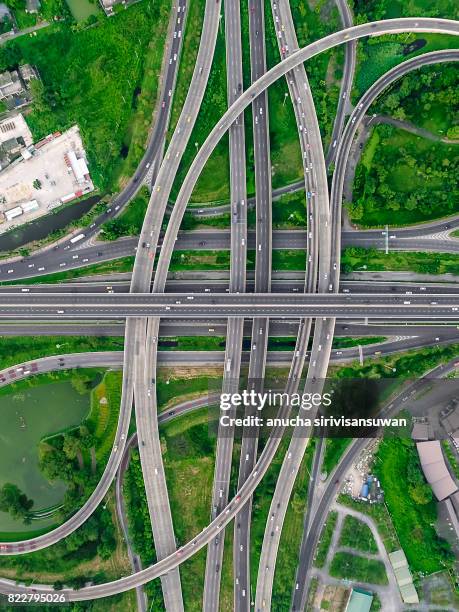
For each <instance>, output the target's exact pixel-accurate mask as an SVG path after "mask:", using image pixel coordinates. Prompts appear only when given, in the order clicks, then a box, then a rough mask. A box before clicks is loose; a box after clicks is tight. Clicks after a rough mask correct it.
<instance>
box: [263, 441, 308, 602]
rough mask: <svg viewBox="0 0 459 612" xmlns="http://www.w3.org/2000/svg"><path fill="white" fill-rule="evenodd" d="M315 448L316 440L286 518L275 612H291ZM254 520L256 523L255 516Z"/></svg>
mask: <svg viewBox="0 0 459 612" xmlns="http://www.w3.org/2000/svg"><path fill="white" fill-rule="evenodd" d="M314 448H315V440H312V441H311V443H310V444H309V445H308V448H307V449H306V452H305V454H304V457H303V460H302V463H301V467H300V469H299V471H298V475H297V478H296V481H295V486H294V487H293V491H292V495H291V497H290V501H289V505H288V508H287V513H286V515H285V520H284V525H283V527H282V535H281V538H280V544H279V552H278V555H277V562H276V571H275V574H274V586H273V599H272V609H273V610H284V609H288V607H289V605H290V601H291V596H292V584H294V582H295V572H296V569H297V565H298V555H299V551H300V546H301V541H302V537H303V533H304V514H305V511H306V503H307V499H308V488H309V474H310V470H311V464H312V458H313V455H314ZM254 520H257V515H256V514H255V515H254Z"/></svg>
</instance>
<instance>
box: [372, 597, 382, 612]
mask: <svg viewBox="0 0 459 612" xmlns="http://www.w3.org/2000/svg"><path fill="white" fill-rule="evenodd" d="M381 608H382V603H381V600H380V599H379V595H378V594H377V593H373V601H372V602H371V608H370V612H379V610H381Z"/></svg>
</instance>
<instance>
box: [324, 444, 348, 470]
mask: <svg viewBox="0 0 459 612" xmlns="http://www.w3.org/2000/svg"><path fill="white" fill-rule="evenodd" d="M350 443H351V438H327V440H325V454H324V459H323V463H322V469H323V471H324V472H326V473H327V474H331V472H332V470H333V469H334V467H335V466H337V465H338V462H339V460H340V459H341V457H342V455H343V453H344V451H345V450H346V448H347V447H348V446H349V444H350Z"/></svg>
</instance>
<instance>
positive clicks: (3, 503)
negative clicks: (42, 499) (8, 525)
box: [0, 482, 33, 521]
mask: <svg viewBox="0 0 459 612" xmlns="http://www.w3.org/2000/svg"><path fill="white" fill-rule="evenodd" d="M32 506H33V500H31V499H29V498H28V497H27V496H26V495H25V493H22V491H21V490H20V489H19V487H17V486H16V485H15V484H12V483H10V482H7V483H6V484H4V485H3V487H2V488H1V489H0V510H1V511H2V512H8V513H9V514H11V516H13V517H14V518H22V519H23V520H24V521H26V520H27V518H28V516H29V511H30V509H31V508H32Z"/></svg>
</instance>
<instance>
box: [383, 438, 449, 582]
mask: <svg viewBox="0 0 459 612" xmlns="http://www.w3.org/2000/svg"><path fill="white" fill-rule="evenodd" d="M376 458H377V459H376V463H375V468H374V469H375V473H376V474H377V476H378V478H379V480H380V481H381V486H382V488H383V489H384V493H385V499H386V504H387V507H388V509H389V512H390V515H391V517H392V520H393V522H394V526H395V529H396V531H397V535H398V538H399V540H400V544H401V546H402V548H403V550H404V552H405V554H406V557H407V559H408V563H409V565H410V567H411V569H412V571H414V572H423V573H426V574H431V573H434V572H438V571H441V570H442V569H443V568H444V567H445V565H446V566H448V567H452V566H453V564H454V555H453V553H452V551H451V549H450V546H449V544H448V543H447V542H446V541H445V540H443V539H441V538H440V537H439V536H438V535H437V532H436V531H435V523H436V520H437V509H436V502H435V501H434V500H433V499H432V491H431V489H430V487H428V485H427V484H426V483H425V480H424V477H423V475H422V471H421V468H420V465H419V458H418V455H417V451H416V447H415V444H414V442H413V441H412V440H410V439H404V438H402V439H400V438H392V439H384V440H382V441H381V443H380V446H379V449H378V452H377V455H376ZM407 485H408V491H407Z"/></svg>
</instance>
